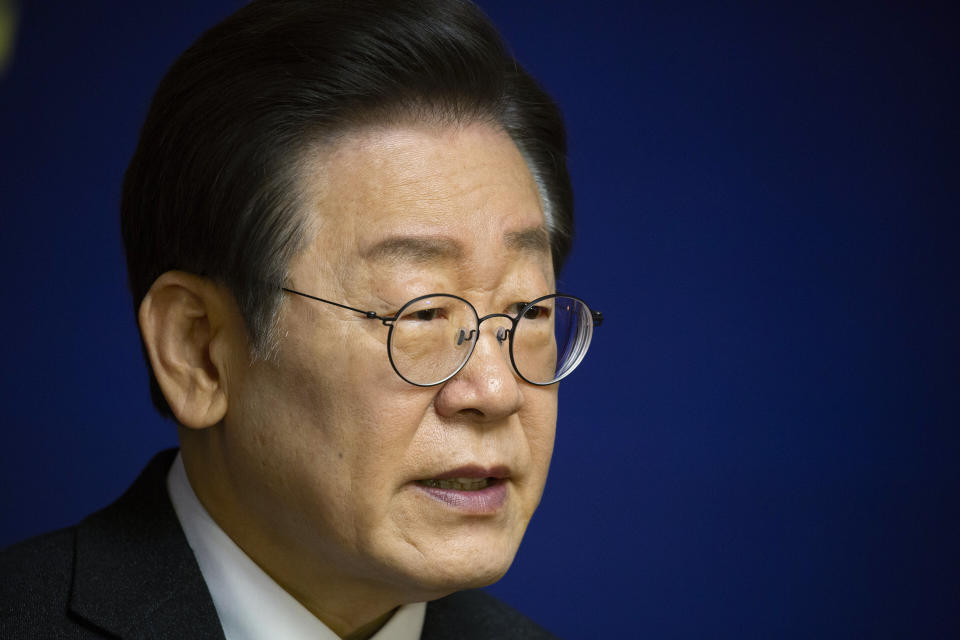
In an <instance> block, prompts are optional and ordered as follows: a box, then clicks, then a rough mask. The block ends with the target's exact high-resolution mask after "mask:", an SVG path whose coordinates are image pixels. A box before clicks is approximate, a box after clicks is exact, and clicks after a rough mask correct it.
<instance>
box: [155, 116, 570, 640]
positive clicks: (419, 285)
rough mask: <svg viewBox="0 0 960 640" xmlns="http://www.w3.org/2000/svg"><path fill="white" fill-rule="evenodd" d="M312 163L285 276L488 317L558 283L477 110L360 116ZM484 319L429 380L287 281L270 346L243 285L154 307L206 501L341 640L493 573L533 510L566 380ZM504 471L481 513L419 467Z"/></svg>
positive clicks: (534, 200) (533, 219) (362, 327)
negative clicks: (424, 382) (536, 382)
mask: <svg viewBox="0 0 960 640" xmlns="http://www.w3.org/2000/svg"><path fill="white" fill-rule="evenodd" d="M305 166H306V168H305V170H304V177H303V183H304V192H305V194H306V196H305V198H304V201H305V209H306V212H307V215H308V216H309V217H310V222H311V224H312V225H313V228H314V230H315V231H316V236H315V240H314V241H313V242H312V243H311V244H310V246H309V248H307V249H306V250H305V251H304V252H303V253H301V254H300V255H298V256H297V257H296V258H295V259H294V260H293V262H292V263H291V265H290V276H289V280H288V283H287V286H289V287H291V288H295V289H298V290H300V291H304V292H307V293H310V294H312V295H315V296H318V297H321V298H325V299H328V300H334V301H336V302H340V303H343V304H347V305H350V306H352V307H357V308H360V309H370V310H374V311H376V312H378V313H382V314H391V313H393V312H395V311H397V309H399V307H400V306H401V305H402V304H403V303H404V302H406V301H407V300H409V299H411V298H413V297H416V296H419V295H423V294H427V293H437V292H444V293H453V294H456V295H459V296H462V297H464V298H466V299H467V300H469V301H470V302H471V303H472V304H473V305H474V306H475V307H476V308H477V310H478V312H479V313H480V314H481V315H485V314H488V313H496V312H513V311H515V308H514V307H513V306H512V305H515V304H516V303H517V302H519V301H525V300H531V299H533V298H534V297H537V296H539V295H543V294H545V293H549V292H551V291H553V290H554V275H553V269H552V264H551V259H550V253H549V247H548V246H546V244H545V243H544V242H542V240H543V239H545V238H546V233H545V231H544V227H545V222H544V215H543V211H542V206H541V204H540V200H539V197H538V194H537V190H536V186H535V184H534V182H533V179H532V177H531V175H530V172H529V170H528V169H527V167H526V165H525V163H524V161H523V159H522V157H521V156H520V154H519V152H518V151H517V149H516V147H515V145H514V144H513V143H512V141H511V140H510V139H509V137H507V136H506V135H505V134H504V133H503V132H501V131H500V130H498V129H496V128H494V127H492V126H490V125H487V124H480V123H473V124H467V125H461V126H447V127H440V128H438V127H436V126H429V125H425V124H407V125H391V126H384V127H366V128H363V129H361V130H358V131H352V132H349V134H347V135H344V136H343V137H342V138H341V139H340V140H339V141H338V142H336V143H335V144H334V145H333V146H331V147H328V148H326V149H324V150H321V151H318V152H317V153H316V154H315V157H312V158H310V162H308V163H307V164H306V165H305ZM497 322H498V321H489V322H487V323H484V325H483V331H482V332H481V337H480V339H479V342H478V344H477V347H476V350H475V352H474V354H473V356H472V358H471V359H470V361H469V362H468V363H467V366H466V367H465V368H464V369H463V370H462V371H461V372H460V373H459V374H457V375H456V376H455V377H453V378H452V379H450V380H449V381H447V382H446V383H444V384H442V385H439V386H435V387H428V388H420V387H415V386H413V385H410V384H408V383H406V382H404V381H403V380H401V379H400V378H399V377H398V376H397V375H396V373H395V372H394V371H393V369H392V368H391V367H390V364H389V361H388V359H387V351H386V337H387V328H386V327H384V326H383V325H382V324H381V323H380V322H379V321H376V320H370V319H366V318H364V317H362V316H359V315H358V314H356V313H352V312H349V311H346V310H343V309H339V308H337V307H333V306H330V305H326V304H322V303H319V302H315V301H311V300H307V299H304V298H301V297H299V296H292V295H288V296H287V297H286V298H285V300H284V302H283V304H282V307H281V311H280V316H279V319H278V332H279V335H280V336H281V338H280V340H279V344H278V347H277V349H276V352H275V356H274V357H272V358H270V359H269V360H268V361H252V360H251V359H250V357H249V353H250V348H249V343H248V338H247V335H246V331H245V329H244V325H243V320H242V318H241V317H240V315H239V312H238V311H237V308H236V305H235V303H234V302H233V298H232V297H231V296H230V294H229V292H227V291H225V290H223V289H222V288H221V287H219V286H217V285H215V284H213V283H211V282H209V281H207V280H204V279H202V278H198V277H196V276H193V275H191V274H185V273H182V272H168V273H166V274H164V275H163V276H161V277H160V278H159V279H158V280H157V282H156V283H155V284H154V287H153V288H152V289H151V291H150V293H149V294H148V295H147V297H146V298H145V300H144V302H143V305H142V306H141V309H140V324H141V330H142V332H143V335H144V340H145V343H146V344H147V351H148V354H149V356H150V359H151V363H152V365H153V367H154V371H155V373H156V374H157V379H158V382H159V383H160V386H161V388H162V389H163V391H164V394H165V396H166V398H167V400H168V402H169V403H170V405H171V408H172V409H173V411H174V413H175V415H176V416H177V419H178V421H179V423H180V424H181V425H182V426H181V427H180V439H181V447H182V453H183V458H184V463H185V465H186V469H187V473H188V476H189V478H190V481H191V484H192V486H193V487H194V490H195V492H196V493H197V495H198V497H199V499H200V501H201V502H202V503H203V505H204V506H205V507H206V509H207V510H208V511H209V512H210V514H211V516H212V517H213V518H214V520H216V522H217V523H218V524H219V525H220V526H221V527H222V528H223V529H224V531H226V532H227V534H228V535H230V536H231V538H233V539H234V541H236V542H237V544H238V545H239V546H240V547H241V548H242V549H243V550H244V551H245V552H246V553H247V554H248V555H249V556H250V557H251V558H252V559H253V560H254V561H255V562H257V563H258V564H259V565H260V566H261V567H262V568H263V569H264V570H265V571H266V572H267V573H268V574H270V575H271V576H272V577H273V578H274V579H275V580H276V581H277V582H278V583H279V584H280V585H281V586H283V587H284V588H285V589H286V590H287V591H289V592H290V593H291V594H292V595H293V596H294V597H296V598H297V599H298V600H299V601H300V602H301V603H302V604H303V605H304V606H306V607H307V608H308V609H309V610H310V611H312V612H313V613H314V614H315V615H317V616H318V617H319V618H320V619H321V620H323V621H324V623H325V624H327V625H328V626H329V627H330V628H331V629H333V630H334V631H335V632H336V633H338V634H339V635H340V636H342V637H365V636H368V635H370V634H371V633H373V632H374V631H375V630H376V629H377V628H378V627H379V626H381V625H382V623H383V622H384V621H385V620H386V619H387V618H388V617H389V615H390V613H391V612H392V611H393V610H394V609H395V608H396V607H397V606H399V605H401V604H404V603H408V602H417V601H423V600H431V599H435V598H438V597H442V596H444V595H446V594H448V593H451V592H453V591H456V590H460V589H464V588H470V587H478V586H482V585H486V584H489V583H491V582H494V581H496V580H497V579H499V578H500V577H501V576H502V575H503V574H504V572H506V570H507V568H508V567H509V566H510V564H511V562H512V560H513V557H514V555H515V553H516V551H517V548H518V546H519V544H520V540H521V538H522V537H523V533H524V531H525V529H526V526H527V524H528V522H529V520H530V517H531V516H532V514H533V512H534V510H535V509H536V507H537V504H538V503H539V500H540V496H541V494H542V491H543V487H544V483H545V481H546V476H547V469H548V467H549V463H550V457H551V453H552V450H553V441H554V432H555V425H556V411H557V386H556V385H553V386H549V387H536V386H533V385H530V384H527V383H525V382H523V381H521V380H520V379H519V378H518V377H517V376H516V374H515V372H514V371H513V369H512V367H511V365H510V361H509V354H508V347H507V345H506V344H502V345H501V344H500V343H498V341H497V340H496V339H495V337H494V332H495V330H496V327H497V326H498V325H497ZM470 464H473V465H480V466H482V467H493V466H496V465H504V466H506V467H508V468H509V477H508V478H507V479H506V480H505V484H506V487H507V498H506V501H505V503H504V504H503V505H502V507H500V508H499V509H498V510H497V511H496V512H495V513H488V514H482V515H477V514H465V513H463V512H461V511H458V510H457V509H456V508H454V507H451V506H450V505H447V504H445V503H443V502H441V501H439V500H436V499H435V498H432V497H431V496H430V495H429V494H428V493H427V492H425V491H423V490H422V489H421V488H420V486H419V485H418V484H417V481H418V480H424V479H430V478H434V477H436V476H437V475H439V474H441V473H444V472H446V471H449V470H452V469H456V468H459V467H462V466H464V465H470Z"/></svg>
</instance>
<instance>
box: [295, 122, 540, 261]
mask: <svg viewBox="0 0 960 640" xmlns="http://www.w3.org/2000/svg"><path fill="white" fill-rule="evenodd" d="M302 179H303V181H304V186H305V187H306V189H305V191H306V193H307V198H306V204H307V215H309V216H311V218H312V220H311V222H312V223H313V225H314V229H315V231H316V241H315V244H316V245H317V248H318V249H319V250H322V251H324V252H326V255H327V256H331V255H340V256H343V257H346V256H349V257H351V258H355V259H362V260H364V261H376V262H392V261H397V260H406V259H411V260H444V259H446V260H461V261H462V260H466V259H470V258H474V257H477V254H482V253H483V252H484V251H501V252H503V251H508V252H515V253H524V254H531V255H532V254H537V255H539V256H546V257H547V258H549V242H548V236H547V233H546V230H545V221H544V214H543V208H542V204H541V202H540V198H539V193H538V191H537V188H536V184H535V182H534V180H533V178H532V176H531V173H530V171H529V169H528V167H527V165H526V163H525V162H524V160H523V157H522V156H521V155H520V152H519V151H518V150H517V148H516V145H515V144H514V143H513V141H512V140H511V139H510V138H509V136H507V135H506V134H505V133H504V132H503V131H502V130H500V129H498V128H496V127H494V126H491V125H488V124H481V123H473V124H467V125H461V126H444V127H436V126H430V125H427V124H405V125H394V126H380V127H365V128H363V129H359V130H354V131H350V132H348V133H346V134H344V135H343V136H341V138H340V139H338V140H337V141H336V142H335V143H333V144H332V145H328V146H327V147H326V148H325V149H324V150H322V151H321V152H320V153H318V154H317V155H316V157H315V158H314V159H313V160H312V161H311V162H309V163H307V165H306V170H305V172H304V174H303V178H302ZM330 252H333V254H331V253H330Z"/></svg>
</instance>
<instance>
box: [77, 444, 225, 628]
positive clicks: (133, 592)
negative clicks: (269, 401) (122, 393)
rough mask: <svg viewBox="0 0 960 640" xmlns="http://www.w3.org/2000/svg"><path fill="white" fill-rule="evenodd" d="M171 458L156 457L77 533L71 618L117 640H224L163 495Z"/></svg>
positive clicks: (168, 453)
mask: <svg viewBox="0 0 960 640" xmlns="http://www.w3.org/2000/svg"><path fill="white" fill-rule="evenodd" d="M175 455H176V450H169V451H164V452H163V453H161V454H159V455H157V456H156V457H155V458H154V459H153V460H152V461H151V462H150V464H149V465H148V466H147V468H146V469H145V470H144V471H143V472H142V473H141V474H140V477H139V478H137V480H136V482H134V484H133V486H131V487H130V488H129V489H128V490H127V492H126V493H125V494H124V495H123V496H121V497H120V499H119V500H117V501H116V502H115V503H113V504H112V505H110V506H109V507H107V508H106V509H103V510H102V511H99V512H97V513H95V514H93V515H92V516H90V517H89V518H87V519H86V520H84V521H83V522H82V523H80V525H79V526H78V527H77V542H76V562H75V565H74V576H73V588H72V590H71V598H70V608H71V611H73V613H74V614H76V615H78V616H80V617H82V618H84V619H85V620H87V621H88V622H90V623H92V624H94V625H96V626H97V627H100V628H102V629H104V630H106V631H109V632H110V633H113V634H115V635H117V636H119V637H121V638H127V637H137V638H171V637H176V638H220V639H222V638H223V631H222V629H221V627H220V621H219V619H218V617H217V612H216V609H215V608H214V606H213V600H212V599H211V598H210V593H209V591H207V586H206V584H205V583H204V581H203V576H202V575H201V574H200V568H199V566H198V565H197V562H196V560H195V559H194V556H193V552H192V551H191V550H190V547H189V545H188V544H187V540H186V538H185V537H184V535H183V531H182V530H181V529H180V523H179V521H178V520H177V517H176V514H175V513H174V511H173V505H172V504H171V503H170V498H169V497H168V495H167V487H166V476H167V471H168V470H169V468H170V464H171V463H172V461H173V458H174V456H175Z"/></svg>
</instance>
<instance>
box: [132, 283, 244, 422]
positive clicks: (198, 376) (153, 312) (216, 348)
mask: <svg viewBox="0 0 960 640" xmlns="http://www.w3.org/2000/svg"><path fill="white" fill-rule="evenodd" d="M138 319H139V322H140V333H141V335H142V336H143V343H144V345H145V346H146V350H147V355H148V357H149V358H150V366H151V367H152V368H153V374H154V376H156V378H157V383H158V384H159V386H160V390H161V391H162V392H163V396H164V398H166V400H167V404H169V405H170V409H171V410H172V411H173V415H174V416H175V417H176V419H177V421H178V422H179V423H180V424H181V425H183V426H185V427H189V428H192V429H205V428H207V427H211V426H213V425H215V424H217V423H219V422H220V421H221V420H222V419H223V417H224V415H225V414H226V412H227V404H228V403H227V400H228V393H227V384H226V383H227V375H226V374H227V371H228V370H229V369H230V366H229V365H230V363H229V361H228V359H229V357H231V356H232V355H234V354H238V353H246V349H247V345H246V341H247V336H246V330H245V329H244V328H243V326H244V325H243V320H242V318H241V317H240V312H239V310H238V309H237V308H236V304H235V303H234V301H233V296H232V295H231V294H230V293H229V292H228V291H226V290H225V289H224V288H223V287H221V286H219V285H216V284H215V283H213V282H212V281H210V280H208V279H206V278H202V277H200V276H196V275H193V274H190V273H186V272H183V271H167V272H166V273H164V274H162V275H161V276H160V277H159V278H157V279H156V281H154V283H153V285H152V286H151V287H150V290H149V291H148V292H147V295H146V296H145V297H144V298H143V302H141V303H140V310H139V314H138ZM238 324H239V326H240V330H239V331H238V330H237V325H238ZM239 342H242V343H243V344H233V343H239Z"/></svg>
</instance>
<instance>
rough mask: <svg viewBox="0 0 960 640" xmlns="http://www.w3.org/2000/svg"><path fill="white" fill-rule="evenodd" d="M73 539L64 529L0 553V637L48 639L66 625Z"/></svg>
mask: <svg viewBox="0 0 960 640" xmlns="http://www.w3.org/2000/svg"><path fill="white" fill-rule="evenodd" d="M75 539H76V531H75V529H73V528H70V529H63V530H60V531H54V532H52V533H48V534H45V535H42V536H38V537H36V538H31V539H29V540H25V541H23V542H20V543H18V544H15V545H13V546H11V547H8V548H7V549H4V550H3V551H0V576H3V579H2V580H0V636H2V637H4V638H33V637H49V636H50V635H52V634H53V631H52V630H53V628H55V627H58V626H60V625H59V624H58V622H59V623H66V611H67V603H68V600H69V597H70V584H71V581H72V576H73V556H74V544H75ZM57 635H60V634H57Z"/></svg>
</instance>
